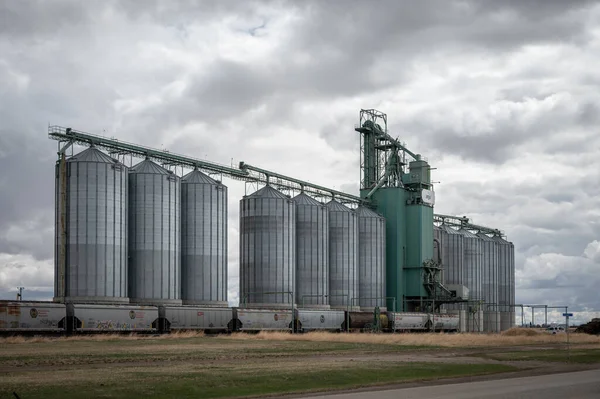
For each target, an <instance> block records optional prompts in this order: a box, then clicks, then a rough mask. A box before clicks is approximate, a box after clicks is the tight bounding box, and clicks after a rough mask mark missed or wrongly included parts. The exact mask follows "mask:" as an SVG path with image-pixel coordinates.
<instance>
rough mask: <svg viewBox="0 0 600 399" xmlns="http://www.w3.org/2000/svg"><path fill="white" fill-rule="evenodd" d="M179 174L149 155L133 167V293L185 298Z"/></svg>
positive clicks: (155, 299) (135, 297) (151, 300)
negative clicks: (182, 293)
mask: <svg viewBox="0 0 600 399" xmlns="http://www.w3.org/2000/svg"><path fill="white" fill-rule="evenodd" d="M180 189H181V186H180V179H179V177H178V176H176V175H175V174H173V173H172V172H170V171H168V170H166V169H164V168H163V167H161V166H159V165H157V164H156V163H154V162H152V161H151V160H149V159H146V160H145V161H142V162H140V163H139V164H137V165H135V166H134V167H133V168H131V170H130V172H129V298H130V301H131V302H133V303H140V304H173V305H176V304H181V243H180V238H181V218H180V216H181V209H180V201H181V198H180V194H181V193H180Z"/></svg>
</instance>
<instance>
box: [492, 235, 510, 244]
mask: <svg viewBox="0 0 600 399" xmlns="http://www.w3.org/2000/svg"><path fill="white" fill-rule="evenodd" d="M492 240H494V241H496V242H499V243H501V244H512V243H511V242H508V241H506V240H505V239H504V238H502V237H500V236H494V237H492Z"/></svg>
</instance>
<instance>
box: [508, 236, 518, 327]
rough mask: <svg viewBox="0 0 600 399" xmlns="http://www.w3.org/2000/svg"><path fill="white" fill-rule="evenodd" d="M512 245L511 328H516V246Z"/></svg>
mask: <svg viewBox="0 0 600 399" xmlns="http://www.w3.org/2000/svg"><path fill="white" fill-rule="evenodd" d="M509 244H510V286H509V290H510V297H509V300H510V303H509V305H510V327H511V328H512V327H514V326H515V325H516V322H515V305H516V303H517V302H516V292H515V284H516V281H515V245H514V244H513V243H512V242H509Z"/></svg>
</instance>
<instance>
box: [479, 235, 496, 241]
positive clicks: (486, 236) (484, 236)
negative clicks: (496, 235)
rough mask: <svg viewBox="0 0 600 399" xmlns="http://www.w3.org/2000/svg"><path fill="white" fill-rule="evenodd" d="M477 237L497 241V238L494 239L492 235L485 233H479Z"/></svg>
mask: <svg viewBox="0 0 600 399" xmlns="http://www.w3.org/2000/svg"><path fill="white" fill-rule="evenodd" d="M477 237H479V238H481V239H482V240H483V241H495V240H492V238H491V237H490V236H488V235H487V234H483V233H478V234H477Z"/></svg>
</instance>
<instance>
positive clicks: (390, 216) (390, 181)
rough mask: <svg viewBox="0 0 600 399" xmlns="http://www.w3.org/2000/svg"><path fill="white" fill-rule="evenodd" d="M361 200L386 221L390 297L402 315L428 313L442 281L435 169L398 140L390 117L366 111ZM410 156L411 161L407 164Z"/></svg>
mask: <svg viewBox="0 0 600 399" xmlns="http://www.w3.org/2000/svg"><path fill="white" fill-rule="evenodd" d="M355 130H356V131H357V132H359V133H360V134H361V145H360V165H361V184H360V189H361V191H360V195H361V197H362V198H365V199H367V200H370V201H371V203H372V204H373V206H374V208H375V209H376V210H377V211H378V212H379V213H381V214H382V215H383V216H384V217H385V219H386V245H387V247H386V295H387V296H388V297H395V298H396V301H397V303H398V304H401V306H399V310H407V311H408V310H424V309H423V300H426V299H427V298H428V297H429V296H430V294H431V287H430V284H429V282H430V281H431V280H432V279H433V280H435V279H436V271H437V270H439V268H438V265H437V264H436V262H435V261H434V260H433V204H434V202H435V198H434V192H433V189H432V185H431V177H430V166H429V164H428V163H427V162H426V161H425V160H423V159H422V158H421V156H420V155H419V154H414V153H413V152H411V151H410V150H408V149H407V148H406V147H405V145H404V144H402V143H400V142H399V141H398V140H396V139H394V138H392V137H391V136H390V135H389V134H388V130H387V116H386V115H385V114H384V113H382V112H380V111H377V110H374V109H363V110H361V111H360V123H359V125H357V126H356V127H355ZM407 157H409V158H411V160H410V162H409V163H408V164H407Z"/></svg>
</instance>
